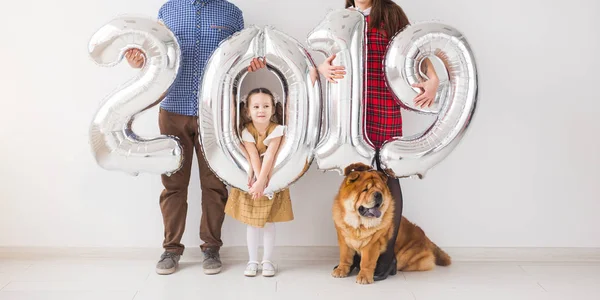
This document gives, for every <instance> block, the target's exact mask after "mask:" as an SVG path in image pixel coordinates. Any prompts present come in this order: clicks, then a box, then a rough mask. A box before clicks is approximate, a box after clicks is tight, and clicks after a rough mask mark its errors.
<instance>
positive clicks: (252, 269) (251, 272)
mask: <svg viewBox="0 0 600 300" xmlns="http://www.w3.org/2000/svg"><path fill="white" fill-rule="evenodd" d="M257 272H258V262H257V261H249V262H248V264H247V265H246V270H244V275H245V276H247V277H254V276H256V273H257Z"/></svg>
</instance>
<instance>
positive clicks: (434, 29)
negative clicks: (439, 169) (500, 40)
mask: <svg viewBox="0 0 600 300" xmlns="http://www.w3.org/2000/svg"><path fill="white" fill-rule="evenodd" d="M426 58H429V59H430V61H432V63H434V65H435V64H436V63H439V64H438V65H439V66H441V67H440V68H439V69H442V72H440V71H438V68H436V73H438V77H439V78H440V88H439V89H438V92H437V95H436V100H435V104H434V105H433V107H432V109H422V108H419V107H416V106H415V104H414V103H413V102H412V99H414V97H415V96H416V95H417V91H416V90H415V89H414V88H413V87H412V86H411V85H412V84H413V83H416V82H419V81H421V80H420V78H422V77H423V76H424V75H422V72H421V71H420V70H421V65H422V64H423V61H424V60H425V59H426ZM384 65H385V67H384V68H385V76H386V81H387V83H388V86H389V87H390V88H391V90H392V91H393V92H394V94H395V95H396V98H397V99H400V105H402V106H403V107H405V108H407V109H409V110H412V111H416V112H418V113H423V114H435V115H437V119H436V121H435V122H434V123H433V124H432V125H431V126H430V127H429V128H427V129H426V130H425V131H424V132H422V133H420V134H417V135H415V136H410V137H396V138H393V139H392V140H389V141H387V142H385V143H384V144H383V146H382V148H381V151H380V159H381V166H382V168H383V169H384V171H385V172H386V173H388V174H389V175H390V176H395V177H407V176H413V175H417V176H418V177H419V178H422V177H423V176H425V174H426V172H427V171H428V170H429V169H431V168H432V167H433V166H435V165H436V164H438V163H439V162H441V161H442V160H443V159H444V158H446V157H447V156H448V154H450V152H451V151H452V150H453V149H454V148H455V147H456V145H457V144H458V142H459V141H460V140H461V138H462V136H463V135H464V133H465V131H466V129H467V127H468V126H469V124H470V122H471V119H472V116H473V113H474V111H475V104H476V101H477V70H476V66H475V59H474V57H473V54H472V51H471V49H470V47H469V44H468V43H467V41H466V39H465V37H464V36H463V35H462V34H461V33H460V32H459V31H458V30H456V29H455V28H452V27H450V26H448V25H445V24H440V23H434V22H425V23H421V24H416V25H412V26H409V27H407V28H405V29H404V30H403V31H401V32H399V33H398V34H397V35H396V36H395V37H394V38H393V39H392V41H391V43H390V45H389V47H388V50H387V53H386V56H385V58H384Z"/></svg>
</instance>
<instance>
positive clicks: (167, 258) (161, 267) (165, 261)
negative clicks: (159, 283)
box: [156, 251, 181, 275]
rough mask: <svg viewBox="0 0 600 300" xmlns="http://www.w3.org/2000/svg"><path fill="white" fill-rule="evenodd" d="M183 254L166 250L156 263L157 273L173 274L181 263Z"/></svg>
mask: <svg viewBox="0 0 600 300" xmlns="http://www.w3.org/2000/svg"><path fill="white" fill-rule="evenodd" d="M180 257H181V255H179V254H176V253H173V252H167V251H165V252H164V253H163V254H162V255H161V256H160V260H159V261H158V263H157V264H156V273H158V274H160V275H169V274H173V273H174V272H175V270H176V269H177V266H178V265H179V258H180Z"/></svg>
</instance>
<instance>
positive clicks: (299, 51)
mask: <svg viewBox="0 0 600 300" xmlns="http://www.w3.org/2000/svg"><path fill="white" fill-rule="evenodd" d="M255 57H265V58H266V60H267V67H268V68H269V69H270V70H271V71H273V72H274V73H275V75H276V76H277V77H278V78H279V80H280V82H281V83H282V89H283V92H284V93H283V94H284V95H283V97H282V98H283V99H282V101H283V107H284V125H285V126H286V131H285V135H284V139H283V140H282V143H281V145H280V149H279V151H278V154H277V159H276V161H275V165H274V168H273V171H272V173H271V176H270V179H269V184H268V185H267V188H266V189H265V191H264V192H265V194H270V193H273V192H277V191H279V190H281V189H283V188H286V187H288V186H289V185H291V184H292V183H294V182H295V181H296V180H298V179H299V178H300V177H301V176H302V175H303V174H304V173H305V172H306V170H307V169H308V167H309V166H310V164H311V162H312V159H313V151H312V150H313V149H314V148H315V147H316V144H317V142H318V139H319V133H320V132H319V128H320V111H321V93H320V89H321V87H320V82H319V80H318V78H317V77H316V74H315V75H311V74H314V72H315V65H314V63H313V61H312V59H311V58H310V56H309V54H308V53H307V52H306V51H305V49H304V48H303V47H302V45H301V44H300V43H298V42H297V41H296V40H294V39H293V38H291V37H289V36H287V35H286V34H284V33H282V32H279V31H277V30H275V29H273V28H271V27H265V28H264V29H263V30H261V29H259V28H258V27H256V26H252V27H249V28H246V29H244V30H242V31H240V32H237V33H235V34H234V35H233V36H231V37H229V38H228V39H226V40H224V41H223V42H222V43H221V44H220V45H219V48H217V49H216V50H215V52H214V53H213V54H212V56H211V58H210V59H209V61H208V62H207V64H206V68H205V72H204V75H203V78H202V84H201V88H200V92H199V115H200V144H201V145H202V151H203V153H204V156H205V158H206V161H207V163H208V165H209V167H210V168H211V169H212V170H213V171H214V173H215V174H216V175H217V176H218V177H219V178H220V179H221V180H222V181H224V182H225V183H226V184H228V185H231V186H233V187H236V188H238V189H241V190H243V191H248V186H247V182H248V175H247V174H248V171H249V170H250V168H251V166H250V163H249V161H248V160H247V158H246V157H245V154H244V150H243V146H242V144H241V139H240V134H241V132H238V130H237V127H238V120H239V114H240V111H239V101H240V84H241V82H242V80H243V78H244V76H245V75H247V72H248V71H247V67H248V65H249V64H250V61H251V60H252V59H253V58H255ZM313 76H314V77H313ZM313 78H314V79H315V80H313ZM256 175H258V174H256Z"/></svg>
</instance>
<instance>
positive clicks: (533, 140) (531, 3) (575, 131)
mask: <svg viewBox="0 0 600 300" xmlns="http://www.w3.org/2000/svg"><path fill="white" fill-rule="evenodd" d="M162 2H163V1H162V0H129V1H124V0H105V1H95V2H91V1H79V0H77V1H76V0H58V1H41V0H37V1H10V2H9V3H8V4H5V5H4V6H3V9H2V12H3V13H2V17H0V33H1V34H0V36H2V42H1V47H0V57H2V62H3V63H2V67H1V70H2V72H0V85H1V88H2V98H1V99H2V104H3V105H2V107H3V114H2V115H3V116H2V117H1V118H0V139H1V140H2V143H1V144H2V146H0V187H1V188H0V199H1V201H0V246H114V247H132V246H134V247H156V248H160V245H161V241H162V236H163V233H162V228H163V227H162V219H161V215H160V210H159V206H158V195H159V193H160V191H161V189H162V186H161V183H160V179H159V177H158V176H152V175H146V174H142V175H140V176H139V177H130V176H128V175H125V174H122V173H120V172H109V171H105V170H103V169H101V168H100V167H99V166H97V165H96V163H95V162H94V160H93V158H92V155H91V151H90V148H89V145H88V138H87V132H88V126H89V124H90V121H91V119H92V116H93V115H94V113H95V111H96V108H97V106H98V104H99V103H100V101H101V99H102V98H103V97H104V96H105V95H106V94H108V93H109V92H110V91H111V90H112V89H114V88H115V87H116V86H118V85H119V84H121V83H122V82H124V81H125V80H126V79H127V78H129V77H130V76H132V75H133V74H134V71H133V70H131V69H129V68H128V67H127V66H126V63H123V64H122V65H120V66H117V67H115V68H101V67H98V66H96V65H95V64H94V63H93V62H92V61H91V59H89V58H88V56H87V43H88V41H89V38H90V37H91V35H92V34H93V33H94V32H95V30H97V29H98V28H99V27H100V26H101V25H102V24H104V23H105V22H107V21H108V20H110V19H111V18H112V17H113V16H115V15H117V14H122V13H135V14H142V15H148V16H155V15H156V12H157V10H158V8H159V7H160V5H161V4H162ZM233 2H234V3H236V4H237V5H238V6H239V7H240V8H241V9H242V10H243V11H244V16H245V19H246V22H247V24H257V25H265V24H271V25H274V26H275V27H276V28H278V29H280V30H282V31H285V32H287V33H288V34H290V35H292V36H293V37H295V38H297V39H298V40H300V41H302V42H303V43H305V40H306V36H307V34H308V32H309V31H310V30H311V29H312V28H313V27H314V26H315V25H316V24H317V23H318V22H319V20H321V18H322V17H323V16H324V15H325V13H326V12H327V11H328V10H329V9H331V8H337V7H341V6H342V3H343V2H344V1H342V0H335V1H322V0H306V1H291V0H277V1H274V0H271V1H267V0H260V1H259V0H235V1H233ZM398 3H399V4H401V5H402V6H403V7H404V9H405V11H406V12H407V14H408V15H409V17H410V18H411V20H412V21H426V20H432V19H436V20H441V21H443V22H446V23H448V24H451V25H453V26H455V27H457V28H458V29H460V30H461V31H463V33H464V34H466V36H467V37H468V40H469V42H470V43H471V45H472V48H473V49H474V51H475V54H476V59H477V64H478V68H479V74H480V77H479V79H480V82H479V87H480V98H479V105H478V109H477V112H476V117H475V118H474V122H473V123H472V125H471V128H470V132H469V134H468V135H467V136H466V137H465V138H464V139H463V141H462V143H461V144H460V145H459V146H458V147H457V148H456V150H455V151H454V152H453V153H452V154H451V155H450V156H449V157H448V158H447V159H446V160H445V161H444V162H443V163H441V164H440V165H439V166H438V167H436V168H434V169H433V170H431V172H430V173H429V175H428V177H427V178H426V179H425V180H422V181H418V180H409V179H404V180H402V181H401V182H402V186H403V189H404V195H405V209H404V211H405V215H406V216H407V217H409V218H410V219H411V220H413V221H416V222H417V223H418V224H419V225H421V226H422V227H423V228H424V229H425V230H426V232H427V233H428V234H429V235H430V236H431V237H432V238H433V239H434V240H435V241H436V242H438V244H440V245H442V246H446V247H450V246H453V247H470V246H477V247H483V246H493V247H512V246H515V247H518V246H539V247H555V246H561V247H563V246H564V247H600V219H599V218H598V217H597V215H598V212H599V211H600V201H599V200H600V199H599V198H600V184H598V182H599V180H598V179H599V176H598V174H597V170H598V169H599V168H600V156H599V155H598V153H600V147H599V145H600V143H599V142H598V141H597V140H596V138H597V136H598V135H597V132H598V131H599V130H600V123H599V122H598V121H597V116H598V113H599V112H600V103H599V102H598V100H599V99H598V96H597V90H598V87H597V82H596V80H597V79H598V75H597V72H596V71H597V70H599V69H600V58H598V55H597V54H598V53H600V41H599V37H598V31H599V30H600V26H599V25H598V23H597V22H596V21H595V16H594V14H596V13H597V12H598V11H600V4H598V1H593V0H588V1H586V0H572V1H562V2H555V3H551V2H550V1H541V0H537V1H536V0H528V1H522V0H505V1H481V0H450V1H449V0H430V1H407V0H403V1H398ZM61 5H62V6H64V8H59V7H60V6H61ZM313 54H314V58H315V60H316V61H317V62H318V63H320V62H321V61H322V60H323V57H322V56H321V55H320V54H318V53H315V52H313ZM156 119H157V109H156V108H154V109H152V110H151V111H149V112H148V113H147V114H145V115H144V116H143V117H142V118H141V119H140V120H139V122H137V123H136V124H135V129H136V130H138V131H139V132H140V133H141V134H142V135H154V134H157V133H158V127H157V125H156ZM405 119H406V121H405V130H406V131H407V133H411V132H416V131H418V130H419V129H420V128H422V127H423V126H425V125H426V124H427V122H428V121H429V120H422V119H421V118H419V117H417V116H415V115H412V114H408V113H407V114H405ZM340 180H341V178H340V177H339V176H338V175H337V174H335V173H326V174H323V173H321V172H320V171H317V170H316V168H315V164H313V167H312V168H311V170H309V172H308V174H307V175H305V176H304V177H303V178H302V179H301V180H300V181H299V182H298V183H297V184H295V185H294V186H292V188H291V191H292V195H293V201H294V202H293V203H294V211H295V215H296V220H295V221H293V222H291V223H287V224H282V225H280V226H279V229H278V240H277V243H278V244H279V245H335V244H336V239H335V232H334V230H333V225H332V222H331V217H330V208H331V202H332V198H333V196H334V194H335V191H336V189H337V187H338V184H339V183H340ZM198 181H199V179H198V174H197V167H196V165H194V170H193V175H192V179H191V186H190V193H189V199H190V201H189V203H190V204H189V215H188V223H187V232H186V233H185V236H184V243H185V244H186V245H187V246H188V247H195V246H197V245H198V244H199V243H200V241H199V238H198V224H199V219H200V189H199V183H198ZM244 236H245V230H244V229H243V226H242V225H241V224H240V223H237V222H235V221H234V220H232V219H230V218H227V219H226V221H225V225H224V228H223V237H224V241H225V244H226V245H243V244H244V243H245V239H244Z"/></svg>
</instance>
